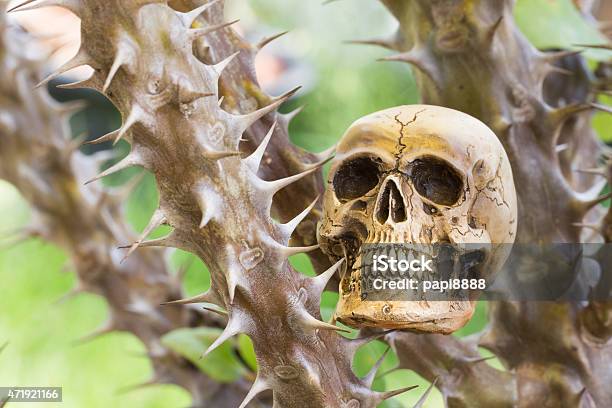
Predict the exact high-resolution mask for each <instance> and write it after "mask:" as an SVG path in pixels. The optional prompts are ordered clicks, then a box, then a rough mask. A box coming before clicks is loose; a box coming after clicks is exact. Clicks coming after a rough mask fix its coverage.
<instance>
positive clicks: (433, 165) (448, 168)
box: [408, 156, 463, 206]
mask: <svg viewBox="0 0 612 408" xmlns="http://www.w3.org/2000/svg"><path fill="white" fill-rule="evenodd" d="M408 176H409V177H410V178H411V179H412V183H413V184H414V187H415V188H416V190H417V192H418V193H419V194H420V195H421V196H422V197H425V198H427V199H428V200H430V201H431V202H433V203H436V204H440V205H446V206H451V205H453V204H455V203H456V202H457V201H459V198H460V197H461V193H462V192H463V178H462V177H461V175H460V174H459V172H458V171H457V170H456V169H455V168H454V167H453V166H452V165H451V164H450V163H448V162H446V161H444V160H441V159H438V158H436V157H429V156H427V157H421V158H419V159H416V160H415V161H413V162H412V163H411V164H410V167H409V168H408Z"/></svg>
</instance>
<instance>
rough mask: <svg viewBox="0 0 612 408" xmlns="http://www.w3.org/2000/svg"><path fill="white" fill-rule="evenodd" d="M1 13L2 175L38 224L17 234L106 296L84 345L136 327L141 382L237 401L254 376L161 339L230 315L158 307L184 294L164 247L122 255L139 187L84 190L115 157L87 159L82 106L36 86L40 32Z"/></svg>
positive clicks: (200, 399)
mask: <svg viewBox="0 0 612 408" xmlns="http://www.w3.org/2000/svg"><path fill="white" fill-rule="evenodd" d="M0 18H2V24H1V27H0V30H1V31H2V32H1V34H0V36H1V38H2V48H1V53H2V54H1V56H0V73H1V75H2V82H1V83H0V89H2V95H3V99H2V113H1V116H0V177H1V178H3V179H5V180H7V181H9V182H11V183H12V184H13V185H14V186H15V187H17V188H18V189H19V191H20V192H21V194H22V195H23V196H24V197H25V198H26V199H27V200H28V201H29V202H30V204H31V205H32V207H33V209H34V214H33V217H34V221H33V222H32V223H31V225H30V226H28V227H27V228H26V229H24V231H22V235H23V236H21V237H18V238H26V237H29V236H36V237H41V238H43V239H46V240H49V241H50V242H53V243H56V244H57V245H58V246H60V247H61V248H63V249H65V250H66V251H67V253H68V254H69V255H70V259H71V263H72V264H73V266H74V268H75V270H76V272H77V276H78V283H77V286H76V287H75V288H74V289H73V291H72V292H71V293H70V294H69V295H70V296H74V295H77V294H79V293H85V292H90V293H94V294H97V295H100V296H102V297H104V298H105V299H106V301H107V303H108V306H109V308H110V313H109V314H110V317H109V321H108V322H107V323H106V324H105V325H104V326H103V327H101V328H100V329H98V330H97V331H95V332H94V333H92V334H90V335H88V336H86V337H84V338H83V339H81V340H80V342H83V341H89V340H93V339H95V338H97V337H98V336H101V335H104V334H107V333H110V332H112V331H126V332H130V333H132V334H134V335H135V336H136V337H137V338H138V339H139V340H141V341H142V342H143V344H144V345H145V347H146V351H147V356H148V357H149V359H150V361H151V363H152V365H153V370H154V374H153V377H152V378H151V380H150V381H149V382H147V383H145V384H141V385H139V386H146V385H149V384H176V385H179V386H181V387H183V388H185V389H186V390H187V391H189V392H190V393H191V395H192V398H193V404H194V406H219V407H222V406H228V407H230V406H236V405H238V404H239V403H240V401H241V399H242V398H243V397H244V396H245V395H246V393H247V391H248V389H249V387H248V386H249V384H248V381H247V380H243V381H240V382H237V383H235V384H229V385H224V384H218V383H216V382H215V381H214V380H212V379H210V378H207V377H206V375H204V373H202V372H201V371H199V369H198V368H197V367H195V366H194V365H193V364H191V363H190V362H189V361H187V360H186V359H184V358H181V357H180V356H178V355H176V354H175V353H173V352H172V351H171V350H168V349H166V348H165V347H164V346H163V344H162V343H161V337H162V336H163V335H164V334H166V333H169V332H171V331H172V330H175V329H178V328H182V327H197V326H201V325H212V326H220V325H222V324H223V321H220V320H219V319H215V318H212V317H211V316H210V315H205V314H203V313H200V312H198V311H196V309H187V308H185V309H177V308H167V307H162V306H160V303H162V302H167V301H170V300H172V299H176V297H177V296H180V294H181V283H180V281H179V277H177V276H172V275H171V274H170V273H169V271H168V270H167V269H166V267H165V256H164V252H163V251H161V250H152V251H146V252H144V251H143V252H138V253H136V254H134V255H133V256H131V257H130V258H129V259H127V260H126V261H125V262H122V258H123V254H122V253H121V251H119V250H118V249H117V245H118V243H125V242H129V241H133V240H134V238H135V237H134V236H133V234H132V233H131V232H130V229H129V227H127V226H126V225H125V224H123V223H122V221H121V219H122V213H121V207H122V205H123V201H124V200H125V199H126V198H127V194H129V192H130V190H131V188H129V187H130V186H127V187H128V188H123V189H120V190H119V191H114V192H112V191H104V190H103V189H102V188H87V187H83V182H84V181H85V180H86V179H87V177H88V176H93V175H95V174H96V172H97V171H98V170H97V169H98V167H99V165H100V164H101V163H103V162H105V161H107V160H108V158H109V157H108V156H109V155H108V154H107V153H106V152H101V153H98V154H97V155H96V156H94V157H87V156H85V155H83V154H82V153H80V152H79V151H78V147H79V144H80V142H81V141H80V140H70V136H69V132H68V119H69V117H70V116H71V115H72V114H73V113H74V112H75V111H77V110H79V109H81V107H82V104H80V103H76V104H75V103H71V104H59V103H57V102H55V101H54V100H53V99H52V98H51V96H50V95H49V94H48V92H47V91H46V90H45V89H38V90H33V88H34V86H35V85H36V84H37V83H38V82H39V81H40V79H41V78H40V72H41V71H42V69H43V62H44V58H43V57H44V55H40V56H36V57H33V55H34V54H35V53H33V52H31V51H30V52H25V51H24V50H26V49H27V48H28V47H32V42H34V41H35V39H34V38H32V37H30V36H28V35H27V34H26V33H24V32H22V31H19V29H17V28H16V27H11V26H8V27H7V26H6V25H5V22H4V15H3V14H2V15H1V16H0ZM28 43H29V44H28ZM41 54H42V53H41ZM137 180H138V179H137ZM212 316H214V314H213V315H212Z"/></svg>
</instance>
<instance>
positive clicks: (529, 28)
mask: <svg viewBox="0 0 612 408" xmlns="http://www.w3.org/2000/svg"><path fill="white" fill-rule="evenodd" d="M514 17H515V19H516V22H517V24H518V26H519V27H520V29H521V31H522V32H523V34H525V36H527V38H528V39H529V41H531V43H532V44H533V45H534V46H536V47H537V48H539V49H547V48H562V49H577V50H580V49H583V48H582V47H579V46H578V45H580V44H582V45H585V44H606V42H607V40H606V38H605V37H604V36H603V34H601V33H600V32H599V31H598V30H597V27H596V25H595V24H592V23H590V22H589V21H587V20H586V19H585V18H584V17H583V16H581V15H580V12H579V11H578V10H577V9H576V7H575V6H574V5H573V3H572V1H571V0H518V1H517V2H516V7H515V9H514ZM585 55H586V56H587V57H588V58H589V59H594V60H598V61H608V60H609V59H610V52H609V51H605V50H588V51H587V52H586V53H585Z"/></svg>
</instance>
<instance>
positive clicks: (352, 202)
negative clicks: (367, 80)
mask: <svg viewBox="0 0 612 408" xmlns="http://www.w3.org/2000/svg"><path fill="white" fill-rule="evenodd" d="M516 211H517V209H516V194H515V190H514V184H513V179H512V171H511V168H510V164H509V161H508V158H507V156H506V153H505V151H504V149H503V147H502V145H501V143H500V142H499V141H498V139H497V137H496V136H495V134H494V133H493V132H492V131H491V130H490V129H489V128H488V127H487V126H486V125H484V124H483V123H482V122H480V121H478V120H477V119H475V118H473V117H471V116H469V115H467V114H465V113H462V112H458V111H455V110H452V109H448V108H443V107H438V106H427V105H412V106H401V107H396V108H391V109H387V110H384V111H381V112H377V113H374V114H371V115H369V116H366V117H364V118H362V119H360V120H358V121H357V122H355V123H354V124H353V125H352V126H351V127H350V128H349V129H348V131H347V132H346V134H345V135H344V136H343V138H342V140H341V141H340V143H339V145H338V148H337V154H336V158H335V160H334V162H333V163H332V168H331V171H330V175H329V183H328V188H327V190H326V193H325V201H324V217H323V220H322V221H321V223H320V225H319V241H320V244H321V247H322V249H323V251H324V252H326V253H327V254H328V255H329V256H330V257H331V258H334V259H340V258H343V257H345V258H346V259H347V263H346V264H345V267H346V270H345V273H344V275H343V276H342V280H341V284H340V300H339V303H338V306H337V310H336V318H337V319H338V320H339V321H341V322H343V323H345V324H348V325H350V326H354V327H361V326H374V327H385V328H405V329H412V330H416V331H424V332H436V333H451V332H453V331H455V330H457V329H458V328H460V327H462V326H463V325H464V324H465V323H467V321H469V319H470V317H471V316H472V314H473V312H474V306H475V305H474V301H472V300H463V301H454V300H449V301H437V302H433V303H432V302H418V301H397V300H388V301H385V300H376V301H372V300H370V301H368V300H364V299H363V298H362V293H361V287H360V275H361V273H362V272H361V268H360V266H361V251H360V249H361V248H362V246H363V245H364V244H377V243H401V244H437V243H449V244H450V245H462V244H483V248H486V249H483V250H484V251H485V254H484V256H483V258H482V262H481V265H480V266H481V267H480V268H479V274H481V275H482V276H483V277H486V276H489V275H492V274H494V273H495V272H496V271H497V270H498V269H499V268H500V267H501V265H502V264H503V263H504V262H505V260H506V257H507V255H508V251H507V250H504V248H502V249H501V250H495V249H492V247H491V246H490V245H489V246H487V245H488V244H498V243H499V244H501V243H512V242H513V241H514V236H515V232H516ZM505 247H506V248H507V247H508V246H507V245H506V246H505Z"/></svg>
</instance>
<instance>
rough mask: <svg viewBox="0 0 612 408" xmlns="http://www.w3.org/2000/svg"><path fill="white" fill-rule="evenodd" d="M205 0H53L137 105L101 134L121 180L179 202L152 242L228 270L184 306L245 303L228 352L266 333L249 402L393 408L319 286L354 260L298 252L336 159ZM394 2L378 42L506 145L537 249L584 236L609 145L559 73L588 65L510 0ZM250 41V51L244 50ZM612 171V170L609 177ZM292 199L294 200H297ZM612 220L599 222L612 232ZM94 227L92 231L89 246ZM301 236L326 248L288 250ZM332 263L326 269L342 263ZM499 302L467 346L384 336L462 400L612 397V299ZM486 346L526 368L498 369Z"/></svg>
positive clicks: (524, 222) (107, 76)
mask: <svg viewBox="0 0 612 408" xmlns="http://www.w3.org/2000/svg"><path fill="white" fill-rule="evenodd" d="M27 3H30V2H27ZM187 3H188V2H184V4H183V2H181V3H179V2H175V3H173V4H171V6H172V7H173V8H171V7H169V6H168V5H166V4H165V2H163V1H153V0H151V1H146V0H141V1H137V0H131V1H117V0H114V1H102V0H97V1H96V0H55V1H46V2H42V4H44V5H48V4H58V5H61V6H64V7H67V8H69V9H70V10H72V11H73V12H74V13H75V14H77V15H78V16H80V17H81V19H82V37H83V42H82V46H81V50H80V51H79V53H78V55H77V56H76V57H75V58H74V59H73V60H72V61H70V62H69V63H67V64H66V65H65V66H64V67H63V68H62V69H60V70H59V71H58V73H57V74H60V73H62V72H64V71H66V70H68V69H71V68H73V67H76V66H80V65H85V64H87V65H90V66H92V67H93V68H94V69H95V72H94V74H93V76H92V78H90V79H89V80H87V81H84V82H82V83H79V84H75V85H73V87H77V86H85V87H91V88H94V89H97V90H98V91H101V92H103V93H105V94H106V95H107V96H108V97H109V98H110V99H111V100H112V101H113V102H114V103H115V105H116V106H117V107H118V108H119V109H120V111H121V112H122V115H123V118H124V124H123V126H122V128H121V129H120V130H119V131H117V132H114V133H112V134H110V135H108V136H107V137H104V138H103V139H102V140H118V139H121V138H124V139H125V140H127V141H129V142H130V144H131V146H132V149H131V152H130V154H129V155H128V156H127V157H126V158H125V159H123V160H122V161H121V162H120V163H119V164H118V165H116V166H114V167H112V168H111V169H109V170H107V171H105V172H104V173H103V174H102V176H103V175H107V174H110V173H113V172H115V171H119V170H121V169H123V168H126V167H130V166H142V167H144V168H146V169H148V170H149V171H151V172H152V173H153V174H154V175H155V178H156V180H157V184H158V188H159V191H160V197H161V199H160V205H159V210H158V211H157V212H156V214H155V215H154V216H153V218H152V222H151V224H150V226H149V227H148V228H147V231H150V230H151V229H152V228H154V227H156V226H158V225H161V224H168V225H170V226H171V227H172V228H173V232H172V233H171V234H170V235H169V236H167V237H166V238H164V239H160V240H154V241H149V242H142V243H139V245H137V246H171V247H176V248H181V249H185V250H188V251H191V252H193V253H195V254H196V255H198V256H199V257H200V258H201V259H202V260H203V261H204V262H205V263H206V265H207V266H208V267H209V269H210V272H211V275H212V282H213V283H212V288H211V290H210V291H209V292H208V293H206V294H204V295H202V296H199V297H197V298H196V299H191V300H187V301H185V302H183V303H187V302H191V301H193V302H210V303H215V304H217V305H220V306H222V307H224V308H225V309H226V310H227V311H228V314H229V319H228V322H227V327H226V329H225V331H224V334H223V335H222V336H221V337H220V338H219V340H218V341H217V342H216V343H215V344H213V346H212V347H211V349H214V348H215V347H216V346H218V345H219V344H220V343H221V342H223V341H225V340H227V339H229V338H230V337H231V336H233V335H235V334H238V333H246V334H247V335H249V336H250V337H251V338H252V340H253V342H254V346H255V351H256V354H257V360H258V364H259V372H258V375H257V380H256V381H255V383H254V385H253V388H252V389H251V392H250V393H249V395H248V396H247V397H246V399H245V401H244V403H243V404H242V406H245V405H246V403H248V402H249V401H251V400H252V399H253V398H254V397H255V396H256V395H257V394H259V393H260V392H262V391H264V390H268V389H271V390H272V391H273V399H274V404H275V406H278V407H350V408H357V407H362V408H364V407H374V406H376V405H377V404H378V403H379V402H381V401H382V400H384V399H386V398H389V397H391V396H393V395H395V394H396V392H390V393H378V392H374V391H372V390H371V389H370V386H371V383H372V381H373V375H374V374H375V372H376V368H377V367H374V370H373V373H371V374H370V375H368V376H367V377H366V378H364V379H359V378H357V377H356V376H355V375H354V374H353V372H352V370H351V360H352V356H353V353H354V351H355V350H356V349H357V348H358V347H359V346H360V345H362V344H365V343H367V342H368V341H369V340H371V339H373V338H375V337H376V336H377V335H376V334H374V335H372V336H370V337H364V338H362V339H359V340H348V339H346V338H344V337H342V336H340V335H339V334H337V333H336V330H337V329H338V328H337V327H335V326H333V325H331V324H328V323H324V322H321V321H320V314H319V301H320V294H321V292H322V291H323V289H324V288H325V286H326V285H327V282H328V280H329V279H330V278H331V277H332V276H333V274H334V272H335V270H336V269H337V268H338V267H339V264H336V265H334V266H332V267H331V268H330V269H328V270H327V271H326V272H324V273H322V274H321V275H320V276H319V277H317V278H314V279H311V278H305V277H303V276H301V275H300V274H299V273H297V272H296V271H294V270H293V269H292V268H291V267H290V266H289V264H288V262H287V258H288V256H290V255H291V254H294V253H299V252H305V251H310V250H312V251H314V250H316V247H314V246H313V247H308V245H312V244H314V243H315V240H314V222H316V220H317V215H318V213H317V212H316V211H313V212H312V213H311V209H312V208H313V206H314V207H316V202H314V203H313V205H312V206H308V203H310V202H312V200H314V199H315V197H316V196H317V194H318V193H319V192H320V191H321V189H322V183H321V181H320V180H321V179H320V177H317V178H314V177H313V176H312V174H313V173H314V174H316V173H318V168H319V165H320V164H321V162H322V161H324V160H325V158H324V157H314V156H313V155H310V154H307V153H304V152H301V151H298V150H296V149H295V148H293V147H292V146H291V145H290V144H289V141H288V137H287V118H286V117H282V116H280V115H278V114H276V113H275V110H276V109H277V107H278V106H279V105H280V104H281V103H282V102H283V101H284V100H285V99H286V98H287V96H288V95H287V96H285V97H281V98H270V97H268V96H267V95H265V94H263V92H261V90H260V89H259V88H258V86H257V84H256V81H255V78H254V76H253V75H254V74H253V69H252V68H253V64H252V62H253V57H254V54H255V52H256V51H257V47H254V46H251V45H249V44H247V43H244V42H243V41H242V40H241V39H240V38H239V37H238V36H237V35H236V34H235V33H234V32H233V31H232V29H231V28H229V27H220V26H219V24H221V23H222V20H221V18H222V15H223V9H222V5H221V4H219V3H217V4H215V5H213V6H212V7H211V8H210V9H208V11H205V10H206V7H205V8H202V9H196V10H195V11H194V12H193V13H186V14H184V13H179V12H177V11H183V12H187V11H188V10H191V9H193V8H194V7H195V6H196V5H195V4H187ZM384 3H385V4H386V5H387V6H388V8H389V9H390V11H391V12H392V13H393V14H394V15H395V16H396V17H397V19H398V21H399V22H400V28H401V29H400V32H399V33H398V35H396V36H395V37H394V39H395V40H397V41H396V42H387V43H385V42H380V41H377V42H378V43H385V44H386V45H387V46H389V47H390V48H392V49H395V50H397V51H400V52H401V53H400V54H399V55H397V56H395V57H391V58H389V59H393V60H399V61H406V62H409V63H412V64H414V65H415V66H416V68H417V70H416V76H417V81H418V83H419V86H420V88H421V91H422V96H423V101H424V102H426V103H430V104H437V105H443V106H448V107H451V108H455V109H459V110H462V111H464V112H467V113H469V114H472V115H474V116H476V117H478V118H479V119H481V120H482V121H484V122H485V123H487V124H488V125H489V126H490V127H491V128H492V129H493V130H494V131H495V132H496V134H497V135H498V137H499V138H500V140H501V141H502V143H503V144H504V146H505V148H506V150H507V152H508V154H509V156H510V159H511V161H512V165H513V171H514V175H515V180H517V182H516V185H517V192H518V195H519V201H520V207H519V211H520V216H519V220H521V222H520V225H519V232H518V238H517V239H518V241H519V242H523V243H525V242H578V241H579V239H580V236H581V226H584V225H585V223H589V224H590V223H592V222H593V221H591V219H597V216H598V215H599V214H598V211H597V209H596V207H597V205H598V204H599V202H600V201H601V200H602V199H601V198H600V197H598V194H599V192H600V191H601V188H602V187H603V184H604V183H605V179H603V178H601V177H600V176H599V175H593V174H590V173H592V171H591V172H588V173H586V174H585V173H580V174H577V173H575V172H572V169H575V168H593V167H596V166H597V164H598V163H597V161H596V157H597V154H598V153H599V152H601V150H602V148H601V146H600V145H599V144H598V143H597V142H596V141H595V140H596V139H595V137H594V134H593V132H592V130H591V126H590V113H589V112H588V110H590V109H591V108H593V107H596V105H593V104H592V103H591V102H592V100H593V97H592V96H591V95H588V96H585V95H583V94H581V93H580V92H578V90H577V89H574V88H570V87H565V86H564V85H565V81H566V78H565V77H560V76H558V75H557V74H556V73H555V72H556V71H558V69H556V68H555V66H558V65H559V64H562V63H565V62H568V61H569V62H570V64H569V67H564V68H565V69H572V70H574V71H575V70H576V69H577V68H576V65H577V66H578V69H580V67H582V65H581V64H579V63H578V64H571V63H572V62H576V61H580V57H577V56H575V55H572V54H571V53H570V54H566V53H562V54H546V53H542V52H539V51H537V50H535V49H534V48H533V47H532V46H531V45H530V44H529V43H528V42H527V41H526V40H525V39H524V37H523V36H522V35H521V34H520V33H519V31H518V30H517V28H516V27H515V25H514V23H513V19H512V13H511V11H512V10H511V8H512V2H511V1H504V0H481V1H475V0H474V1H467V0H465V1H461V0H449V1H431V2H429V1H417V0H413V1H394V0H384ZM26 8H27V7H26ZM202 13H203V14H202ZM200 14H202V15H203V17H204V18H201V17H198V16H199V15H200ZM234 51H240V54H238V55H237V56H235V57H234V59H231V57H230V58H229V59H225V58H226V57H229V55H230V54H232V53H233V52H234ZM213 64H216V65H213ZM587 79H588V76H587ZM587 82H588V81H587ZM557 84H559V85H557ZM578 86H581V87H589V86H590V84H589V83H584V84H579V85H578ZM559 88H560V89H567V92H566V93H567V94H563V95H560V94H558V93H557V92H555V90H556V89H559ZM581 89H582V88H581ZM573 91H575V92H573ZM221 96H223V102H222V103H219V101H220V97H221ZM561 101H571V104H567V105H565V104H564V103H563V102H561ZM256 109H258V110H256ZM275 121H277V122H278V124H277V125H276V126H273V123H274V122H275ZM270 129H272V132H270V133H267V132H268V130H270ZM243 138H244V139H246V141H245V142H242V141H241V140H242V139H243ZM241 153H242V154H241ZM244 153H248V154H250V155H249V156H247V157H244ZM605 175H607V177H608V179H610V178H612V175H611V174H610V170H607V173H606V174H605ZM81 176H82V175H79V177H81ZM283 177H286V178H283ZM602 182H603V183H602ZM60 191H61V190H60ZM542 192H544V194H542ZM277 193H278V194H277ZM283 194H285V196H284V197H291V198H292V199H291V200H287V199H284V200H282V199H280V197H281V195H283ZM290 194H291V195H290ZM43 202H44V201H43ZM298 205H299V206H300V207H299V208H297V206H298ZM304 208H305V210H304V211H303V212H301V211H302V210H303V209H304ZM599 212H601V211H599ZM296 214H298V215H297V217H295V218H292V217H294V216H295V215H296ZM273 217H276V218H279V219H281V220H282V221H283V222H286V223H285V224H279V223H278V222H276V221H274V220H273ZM304 218H306V219H307V220H309V221H308V222H306V223H304V222H302V221H303V219H304ZM611 218H612V215H610V214H608V215H607V216H606V218H605V219H604V223H603V224H601V225H599V224H598V225H597V226H596V227H593V226H592V225H590V227H591V228H596V229H597V230H598V231H600V232H602V234H603V235H604V237H605V238H606V240H607V241H608V242H609V241H610V232H609V231H610V219H611ZM296 228H297V233H294V231H295V230H296ZM94 233H95V231H92V230H89V231H88V232H85V234H91V235H88V236H87V238H89V240H91V239H92V238H91V237H93V236H95V235H96V234H97V233H95V234H94ZM292 235H293V238H294V242H295V244H296V245H306V246H307V247H303V248H300V247H294V246H289V240H290V238H291V237H292ZM112 238H113V239H120V238H121V237H119V236H116V237H112ZM109 239H111V238H109ZM124 239H125V238H124ZM83 241H85V242H87V240H86V239H83ZM139 254H140V251H136V252H134V254H132V257H134V258H135V259H138V258H136V257H137V256H140V255H139ZM603 256H606V254H600V257H603ZM608 256H609V255H608ZM316 259H318V260H319V262H315V264H316V265H318V266H319V269H322V268H321V267H322V266H323V265H325V260H324V259H322V258H321V257H320V256H319V257H316ZM128 261H129V262H135V261H133V260H131V258H130V259H128ZM602 264H604V262H602ZM604 272H606V273H610V271H604ZM271 281H274V285H271V284H270V282H271ZM490 309H491V316H490V321H491V323H490V326H489V328H488V329H487V330H486V331H485V333H484V334H483V335H482V336H477V337H473V338H470V339H467V340H458V339H456V338H454V337H444V336H437V335H429V336H423V335H421V336H419V335H414V334H409V333H402V332H393V333H387V334H386V335H385V334H384V333H381V334H380V335H381V336H382V335H385V336H384V337H385V339H386V340H387V341H388V342H389V343H390V344H391V345H392V346H393V347H394V349H395V350H396V352H397V354H398V357H399V359H400V367H401V368H409V369H413V370H415V371H416V372H418V373H419V374H421V375H422V376H423V377H425V378H427V379H428V380H430V381H432V382H433V381H435V382H436V385H437V387H438V388H439V389H440V390H441V391H442V393H443V395H444V397H445V400H446V403H447V405H448V406H452V407H511V406H521V407H536V406H545V407H549V406H550V407H557V406H564V407H565V406H567V407H589V406H612V395H611V393H610V391H609V390H608V389H606V385H608V384H610V383H612V372H611V371H610V370H609V367H608V365H609V364H608V362H609V361H610V357H612V356H611V347H612V346H611V345H610V341H609V340H610V336H611V334H612V324H610V317H609V316H610V308H609V304H602V303H598V302H590V303H589V304H588V305H582V304H570V303H543V302H540V303H497V304H492V305H491V308H490ZM160 313H177V312H176V311H174V312H172V311H171V312H167V311H164V312H160ZM479 342H480V344H482V345H483V346H485V347H487V348H489V349H491V350H492V351H494V352H495V354H496V355H497V356H499V357H500V358H501V359H502V361H503V362H504V363H506V365H507V366H508V367H509V368H510V369H511V370H510V371H500V370H496V369H493V368H492V367H490V366H489V365H487V364H486V363H484V362H483V360H482V359H481V358H480V355H479V353H478V351H477V345H478V343H479ZM400 391H401V390H400Z"/></svg>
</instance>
